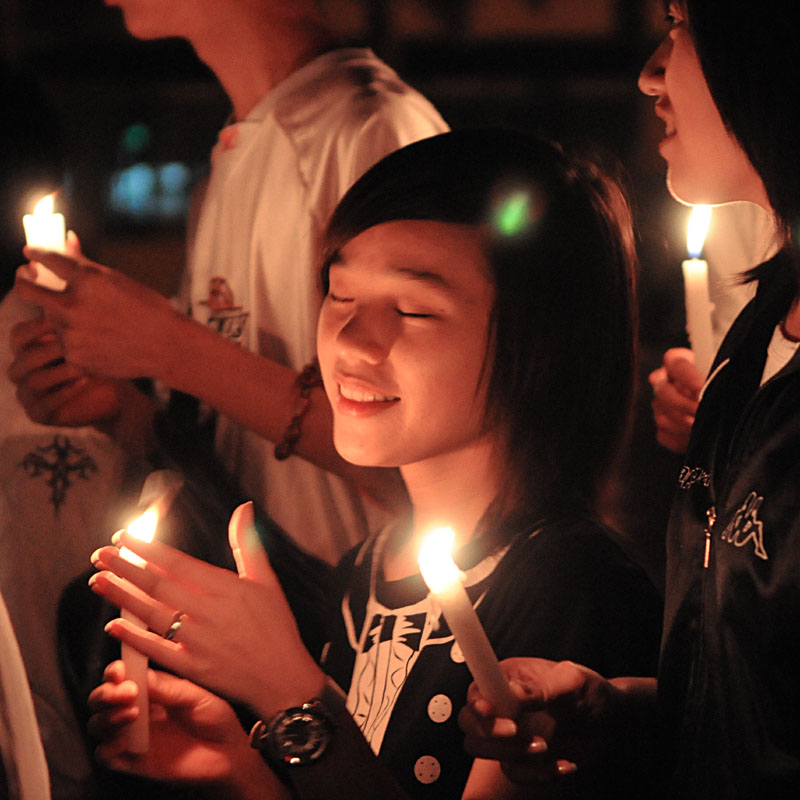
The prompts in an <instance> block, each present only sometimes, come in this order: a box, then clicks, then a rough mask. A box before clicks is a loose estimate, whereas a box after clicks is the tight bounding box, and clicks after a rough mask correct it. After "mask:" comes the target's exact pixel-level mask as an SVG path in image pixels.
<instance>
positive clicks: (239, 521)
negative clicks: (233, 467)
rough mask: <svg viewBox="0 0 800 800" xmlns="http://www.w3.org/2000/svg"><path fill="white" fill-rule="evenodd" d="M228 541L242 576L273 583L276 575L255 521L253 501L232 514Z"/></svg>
mask: <svg viewBox="0 0 800 800" xmlns="http://www.w3.org/2000/svg"><path fill="white" fill-rule="evenodd" d="M228 541H229V542H230V545H231V550H232V551H233V560H234V561H235V562H236V569H237V570H238V572H239V577H240V578H247V579H248V580H251V581H255V582H256V583H263V584H268V583H272V582H273V581H274V579H275V575H274V573H273V571H272V567H270V565H269V559H268V558H267V554H266V553H265V552H264V548H263V547H262V546H261V540H260V539H259V537H258V531H257V530H256V526H255V524H254V521H253V503H252V501H251V502H247V503H242V505H240V506H239V507H238V508H236V509H235V510H234V512H233V514H231V521H230V523H229V524H228Z"/></svg>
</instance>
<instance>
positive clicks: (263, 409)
mask: <svg viewBox="0 0 800 800" xmlns="http://www.w3.org/2000/svg"><path fill="white" fill-rule="evenodd" d="M26 255H28V256H29V257H31V258H34V259H35V260H38V261H41V262H42V263H44V264H45V265H46V266H48V267H50V268H51V269H53V271H54V272H57V273H58V274H60V275H61V276H62V277H64V278H65V279H66V280H67V281H68V283H69V287H68V289H67V291H66V292H65V293H63V294H58V293H54V292H50V291H47V290H45V289H41V288H40V287H37V286H35V285H33V284H32V283H31V282H30V281H27V280H24V279H20V280H18V281H17V286H18V291H19V292H20V295H21V296H22V298H23V299H25V300H28V301H31V302H34V303H37V304H39V305H41V306H42V307H43V308H44V309H45V312H46V314H47V317H48V319H49V320H50V321H51V323H52V325H53V326H54V328H55V329H56V331H57V332H58V335H59V338H60V340H61V342H62V343H63V348H64V353H65V357H66V360H67V361H68V362H69V363H70V364H71V365H73V366H74V367H77V368H79V369H81V370H84V371H85V372H89V373H94V374H100V375H107V376H110V377H116V378H134V377H150V378H154V379H156V380H160V381H162V382H163V383H165V384H166V385H167V386H169V387H171V388H173V389H177V390H179V391H182V392H186V393H187V394H191V395H194V396H195V397H198V398H200V399H201V400H203V401H204V402H206V403H208V404H209V405H210V406H212V407H213V408H215V409H216V410H217V411H219V412H220V413H222V414H225V415H227V416H229V417H231V418H232V419H235V420H236V421H237V422H238V423H240V424H241V425H243V426H244V427H246V428H249V429H250V430H253V431H255V432H256V433H258V434H260V435H261V436H264V437H265V438H267V439H269V440H270V441H273V442H279V441H280V440H281V439H282V437H283V435H284V433H285V431H286V428H287V426H288V424H289V422H290V420H291V418H292V416H293V415H294V413H295V407H296V403H297V399H298V396H299V390H298V389H297V387H296V385H295V379H296V377H297V373H296V372H295V371H294V370H293V369H290V368H289V367H285V366H283V365H281V364H278V363H277V362H275V361H272V360H270V359H268V358H264V357H262V356H259V355H256V354H255V353H252V352H249V351H247V350H245V349H244V348H242V347H240V346H238V345H236V344H234V343H232V342H230V341H228V340H227V339H225V338H224V337H222V336H220V335H219V334H217V333H215V332H214V331H212V330H210V329H209V328H208V327H206V326H205V325H201V324H200V323H198V322H196V321H194V320H192V319H190V318H189V317H186V316H185V315H183V314H180V313H178V312H177V311H175V309H173V308H172V306H171V305H170V303H169V302H168V301H167V300H166V299H165V298H163V297H162V296H161V295H159V294H158V293H157V292H154V291H152V290H150V289H148V288H146V287H144V286H142V285H141V284H138V283H136V282H135V281H133V280H131V279H129V278H127V277H125V276H124V275H122V274H120V273H118V272H115V271H114V270H110V269H108V268H107V267H103V266H101V265H99V264H94V263H92V262H90V261H88V260H86V259H72V258H69V257H66V256H62V255H59V254H54V253H44V252H41V251H33V250H26ZM332 428H333V422H332V415H331V409H330V405H329V403H328V401H327V398H326V396H325V393H324V392H323V391H322V390H314V391H313V392H312V395H311V405H310V408H309V411H308V413H307V414H306V416H305V418H304V420H303V425H302V435H301V437H300V440H299V441H298V443H297V447H296V453H297V455H299V456H301V457H302V458H305V459H306V460H308V461H310V462H312V463H314V464H316V465H317V466H319V467H322V468H323V469H325V470H328V471H330V472H333V473H335V474H337V475H341V476H342V477H345V478H348V479H350V480H351V481H353V482H354V483H355V484H356V485H358V486H360V487H362V488H363V489H364V491H366V493H367V494H369V495H370V496H371V497H373V498H374V499H376V500H377V501H379V502H381V503H383V504H385V505H387V506H390V507H396V506H399V505H401V504H402V503H403V502H404V498H405V490H404V488H403V484H402V481H401V479H400V476H399V474H398V473H397V471H396V470H389V469H370V468H365V467H357V466H354V465H352V464H349V463H348V462H346V461H344V460H343V459H342V458H341V457H340V456H339V455H338V454H337V452H336V450H335V448H334V446H333V434H332Z"/></svg>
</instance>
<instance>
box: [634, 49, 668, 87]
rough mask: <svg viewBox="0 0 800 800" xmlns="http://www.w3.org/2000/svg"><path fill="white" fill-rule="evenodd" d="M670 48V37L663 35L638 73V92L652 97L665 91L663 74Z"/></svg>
mask: <svg viewBox="0 0 800 800" xmlns="http://www.w3.org/2000/svg"><path fill="white" fill-rule="evenodd" d="M671 49H672V39H670V38H669V36H665V37H664V40H663V41H662V42H661V44H660V45H659V46H658V47H657V48H656V49H655V51H654V52H653V54H652V55H651V56H650V58H648V59H647V63H646V64H645V65H644V67H642V71H641V72H640V73H639V91H640V92H642V93H643V94H647V95H651V96H654V97H655V96H658V95H662V94H664V93H665V91H666V87H665V83H664V75H665V70H666V65H667V60H668V58H669V54H670V50H671Z"/></svg>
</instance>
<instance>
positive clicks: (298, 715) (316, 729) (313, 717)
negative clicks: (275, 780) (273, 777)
mask: <svg viewBox="0 0 800 800" xmlns="http://www.w3.org/2000/svg"><path fill="white" fill-rule="evenodd" d="M331 701H333V702H335V703H337V704H338V705H343V702H344V696H343V695H342V693H341V690H340V689H339V687H338V686H336V685H335V684H334V685H331V684H330V683H329V684H327V685H326V687H325V689H323V691H322V692H321V693H320V696H319V697H315V698H313V699H312V700H308V701H307V702H305V703H303V704H302V705H301V706H295V707H293V708H287V709H286V710H285V711H279V712H278V713H277V714H276V715H275V716H274V717H272V719H271V720H270V721H269V722H264V721H263V720H259V721H258V722H256V724H255V725H254V726H253V729H252V730H251V731H250V746H251V747H253V748H255V749H256V750H258V751H259V752H260V753H261V755H262V757H263V758H264V760H265V761H266V762H267V763H268V764H270V765H271V766H278V767H285V766H291V767H298V766H304V765H306V764H311V763H313V762H314V761H316V760H317V759H318V758H320V757H321V756H322V755H323V754H324V753H325V751H326V750H327V749H328V746H329V745H330V743H331V739H332V737H333V731H334V727H335V726H334V723H333V717H332V714H331V711H330V708H329V704H330V703H331Z"/></svg>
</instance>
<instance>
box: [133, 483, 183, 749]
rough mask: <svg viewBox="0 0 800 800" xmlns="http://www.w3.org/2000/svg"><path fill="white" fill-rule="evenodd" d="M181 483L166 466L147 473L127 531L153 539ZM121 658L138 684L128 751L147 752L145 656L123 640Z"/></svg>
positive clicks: (135, 558) (138, 623) (139, 624)
mask: <svg viewBox="0 0 800 800" xmlns="http://www.w3.org/2000/svg"><path fill="white" fill-rule="evenodd" d="M181 485H182V481H181V479H180V478H179V477H178V476H177V475H176V474H175V473H172V472H169V471H168V470H158V471H156V472H152V473H151V474H150V475H148V477H147V480H145V483H144V486H143V487H142V493H141V496H140V498H139V505H140V506H144V505H146V504H149V505H147V507H146V509H145V511H144V512H143V513H142V514H141V515H140V516H138V517H137V518H136V519H134V520H133V521H132V522H130V523H129V524H128V528H127V529H128V533H129V534H131V536H135V537H136V538H137V539H141V540H142V541H145V542H152V541H153V537H154V536H155V533H156V528H157V527H158V522H159V519H160V517H161V516H162V515H163V514H165V513H166V511H167V509H168V508H169V506H170V504H171V502H172V500H173V499H174V498H175V495H176V494H177V493H178V491H179V490H180V488H181ZM120 555H121V556H122V557H123V558H124V559H125V560H126V561H130V562H131V563H132V564H137V565H139V566H144V565H145V562H144V561H143V560H142V559H141V558H139V556H137V555H136V554H135V553H133V552H131V551H130V550H128V548H127V547H122V548H121V549H120ZM121 616H122V618H123V619H124V620H127V621H128V622H130V623H131V624H133V625H136V626H137V627H139V628H142V629H145V628H147V625H146V624H145V623H144V622H143V621H142V620H141V619H139V617H137V616H136V615H135V614H132V613H131V612H130V611H128V610H127V609H124V608H123V609H121ZM121 647H122V661H123V663H124V664H125V677H126V679H127V680H131V681H133V682H134V683H135V684H136V685H137V686H138V688H139V693H138V695H137V698H136V706H137V708H138V709H139V714H138V716H137V717H136V719H135V720H134V721H133V722H132V723H131V725H130V729H129V732H128V751H129V752H131V753H146V752H147V750H148V748H149V747H150V713H149V711H150V706H149V698H148V693H147V656H146V655H144V654H143V653H140V652H139V651H138V650H135V649H134V648H133V647H131V646H130V645H128V644H125V643H124V642H123V643H122V646H121Z"/></svg>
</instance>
